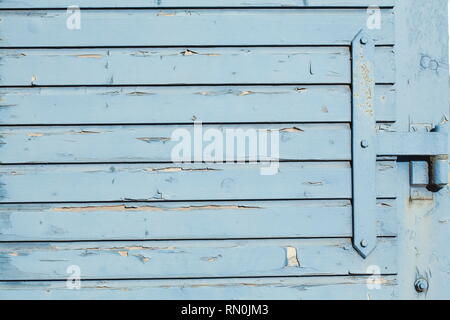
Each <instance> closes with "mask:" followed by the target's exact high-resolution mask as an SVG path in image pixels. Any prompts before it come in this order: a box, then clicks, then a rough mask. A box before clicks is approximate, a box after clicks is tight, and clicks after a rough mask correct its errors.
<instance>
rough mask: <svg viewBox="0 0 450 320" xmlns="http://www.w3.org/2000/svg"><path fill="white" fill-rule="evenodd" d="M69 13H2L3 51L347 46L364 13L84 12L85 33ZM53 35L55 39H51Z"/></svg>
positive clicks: (385, 22)
mask: <svg viewBox="0 0 450 320" xmlns="http://www.w3.org/2000/svg"><path fill="white" fill-rule="evenodd" d="M381 14H382V17H381V19H382V28H380V29H379V30H375V34H374V36H375V38H376V40H377V43H378V44H394V16H393V11H392V9H383V10H382V12H381ZM68 17H69V15H68V14H67V12H66V10H47V11H44V10H42V11H39V10H38V11H36V10H35V11H2V12H0V19H1V20H2V24H1V25H2V37H1V39H0V46H1V47H55V46H56V47H60V46H74V47H76V46H82V47H87V46H105V47H111V46H193V45H214V46H221V45H241V46H246V45H299V44H302V45H313V44H314V45H330V44H335V45H336V44H345V45H349V44H350V42H351V40H352V39H353V37H354V36H355V34H356V33H357V32H358V30H360V29H361V28H362V27H363V26H365V25H366V24H367V19H368V15H367V11H366V10H365V9H339V10H333V9H324V10H320V11H318V10H315V9H302V10H283V9H267V10H266V9H264V10H261V9H245V10H236V9H234V10H233V9H224V10H220V11H218V10H212V9H206V10H164V11H161V10H156V9H154V10H152V9H148V10H84V11H83V12H82V19H81V21H82V22H81V26H80V27H81V28H80V29H79V30H72V29H68V28H67V27H66V25H67V19H68ZM49 35H51V37H50V36H49Z"/></svg>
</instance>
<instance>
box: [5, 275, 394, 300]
mask: <svg viewBox="0 0 450 320" xmlns="http://www.w3.org/2000/svg"><path fill="white" fill-rule="evenodd" d="M367 281H368V278H367V277H354V276H347V277H307V278H303V277H297V278H292V277H289V278H264V279H245V278H241V279H197V280H137V281H82V282H81V283H82V288H81V289H80V290H69V289H67V287H66V282H65V281H54V282H50V281H39V282H0V298H1V299H56V300H59V299H85V300H96V299H138V300H141V299H170V300H173V299H176V300H191V299H200V300H202V299H203V300H205V299H207V300H209V299H213V300H214V299H219V300H222V299H225V300H232V299H237V298H239V299H248V300H259V299H262V300H265V299H266V300H291V299H296V300H299V299H305V300H318V299H325V298H326V299H335V300H343V299H345V300H355V299H358V300H372V299H374V300H377V299H380V300H389V299H395V298H398V294H399V293H398V283H397V279H396V277H395V276H381V277H379V278H378V279H377V280H376V283H378V284H380V289H379V290H368V288H367Z"/></svg>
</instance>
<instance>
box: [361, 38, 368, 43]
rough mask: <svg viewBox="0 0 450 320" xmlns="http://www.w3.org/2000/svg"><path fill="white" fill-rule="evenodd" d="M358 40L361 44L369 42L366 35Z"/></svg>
mask: <svg viewBox="0 0 450 320" xmlns="http://www.w3.org/2000/svg"><path fill="white" fill-rule="evenodd" d="M360 42H361V44H367V43H368V42H369V39H367V38H366V37H362V38H361V40H360Z"/></svg>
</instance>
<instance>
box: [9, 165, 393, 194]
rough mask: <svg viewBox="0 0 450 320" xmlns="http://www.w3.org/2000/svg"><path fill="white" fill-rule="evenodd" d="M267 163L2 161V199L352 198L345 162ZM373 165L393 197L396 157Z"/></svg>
mask: <svg viewBox="0 0 450 320" xmlns="http://www.w3.org/2000/svg"><path fill="white" fill-rule="evenodd" d="M268 165H269V164H267V163H262V164H231V163H227V164H177V165H175V164H130V165H125V164H117V165H116V164H97V165H33V166H27V165H24V166H19V165H16V166H8V165H5V166H2V167H1V171H0V183H1V202H3V203H5V202H61V201H65V202H80V201H121V200H127V201H129V200H134V201H139V200H149V201H152V200H153V201H155V200H156V201H158V200H239V199H242V200H258V199H324V198H327V199H328V198H331V199H337V198H343V199H350V198H351V195H352V192H351V168H350V164H349V163H348V162H325V163H320V162H303V163H294V162H282V163H280V164H279V168H278V173H277V174H275V175H272V176H264V175H261V170H260V169H261V167H267V166H268ZM272 165H273V164H272ZM377 170H378V174H377V188H378V196H379V197H385V198H391V197H395V195H396V189H395V184H396V183H395V171H396V163H395V162H390V161H382V162H379V163H378V167H377ZM192 181H195V185H193V184H192Z"/></svg>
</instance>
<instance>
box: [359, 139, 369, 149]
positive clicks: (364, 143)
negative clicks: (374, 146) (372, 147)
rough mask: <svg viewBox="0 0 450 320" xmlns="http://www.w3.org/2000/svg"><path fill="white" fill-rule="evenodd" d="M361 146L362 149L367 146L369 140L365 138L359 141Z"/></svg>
mask: <svg viewBox="0 0 450 320" xmlns="http://www.w3.org/2000/svg"><path fill="white" fill-rule="evenodd" d="M361 147H363V148H364V149H366V148H368V147H369V142H368V141H367V140H363V141H361Z"/></svg>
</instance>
